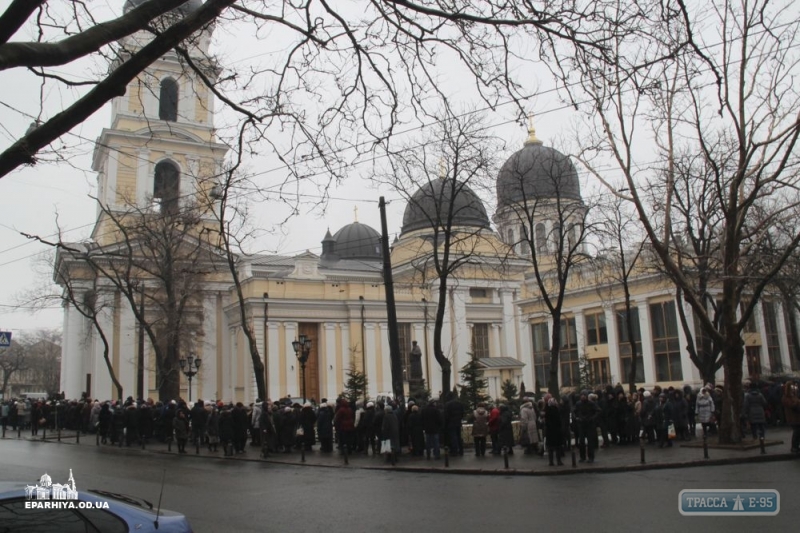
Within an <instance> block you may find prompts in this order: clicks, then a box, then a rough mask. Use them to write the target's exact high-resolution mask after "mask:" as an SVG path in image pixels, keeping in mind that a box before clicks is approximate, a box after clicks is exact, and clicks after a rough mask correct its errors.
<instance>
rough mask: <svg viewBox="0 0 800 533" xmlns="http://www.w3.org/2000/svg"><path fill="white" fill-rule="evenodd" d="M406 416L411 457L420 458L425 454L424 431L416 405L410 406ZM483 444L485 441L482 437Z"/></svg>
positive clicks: (420, 414)
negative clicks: (408, 413)
mask: <svg viewBox="0 0 800 533" xmlns="http://www.w3.org/2000/svg"><path fill="white" fill-rule="evenodd" d="M410 413H411V414H410V415H408V440H409V447H410V448H411V455H414V456H416V457H422V455H423V454H424V453H425V430H424V429H423V427H422V413H421V412H420V410H419V406H418V405H413V406H411V410H410ZM484 442H486V439H485V437H484Z"/></svg>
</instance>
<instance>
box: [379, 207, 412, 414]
mask: <svg viewBox="0 0 800 533" xmlns="http://www.w3.org/2000/svg"><path fill="white" fill-rule="evenodd" d="M378 208H379V209H380V211H381V252H382V255H383V284H384V287H385V290H386V318H387V321H388V323H389V324H388V325H389V354H390V358H391V359H390V360H391V363H392V392H394V397H395V399H397V401H398V402H400V405H405V399H404V393H403V363H402V361H401V358H400V335H399V334H398V331H397V309H396V308H395V303H394V282H393V281H392V261H391V258H390V257H389V230H388V229H387V224H386V200H384V198H383V196H381V198H380V201H379V202H378Z"/></svg>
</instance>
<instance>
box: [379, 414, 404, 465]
mask: <svg viewBox="0 0 800 533" xmlns="http://www.w3.org/2000/svg"><path fill="white" fill-rule="evenodd" d="M381 433H382V434H383V441H384V442H385V441H389V442H390V446H389V448H388V449H383V447H381V453H383V454H386V460H387V461H389V460H391V459H392V456H394V459H397V456H398V454H399V453H400V422H399V421H398V420H397V416H396V415H395V414H394V410H393V409H392V406H390V405H387V406H386V407H384V408H383V425H382V426H381Z"/></svg>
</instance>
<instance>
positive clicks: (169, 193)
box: [153, 161, 179, 215]
mask: <svg viewBox="0 0 800 533" xmlns="http://www.w3.org/2000/svg"><path fill="white" fill-rule="evenodd" d="M178 183H179V172H178V167H176V166H175V165H174V164H173V163H170V162H169V161H162V162H160V163H158V164H157V165H156V172H155V177H154V180H153V199H155V200H158V202H159V206H160V209H161V214H162V215H168V214H175V213H177V212H178V190H179V188H178Z"/></svg>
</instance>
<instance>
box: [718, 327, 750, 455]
mask: <svg viewBox="0 0 800 533" xmlns="http://www.w3.org/2000/svg"><path fill="white" fill-rule="evenodd" d="M723 349H724V350H725V359H724V363H723V365H722V368H723V370H724V371H725V389H724V392H723V396H722V406H721V411H720V412H721V414H720V418H721V420H720V428H719V442H720V443H721V444H738V443H740V442H742V428H741V424H740V422H739V413H741V412H742V402H743V394H744V391H743V387H742V377H743V371H742V363H743V360H744V346H743V343H742V340H741V338H738V339H733V340H732V341H731V342H729V343H728V345H726V346H725V347H724V348H723Z"/></svg>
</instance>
